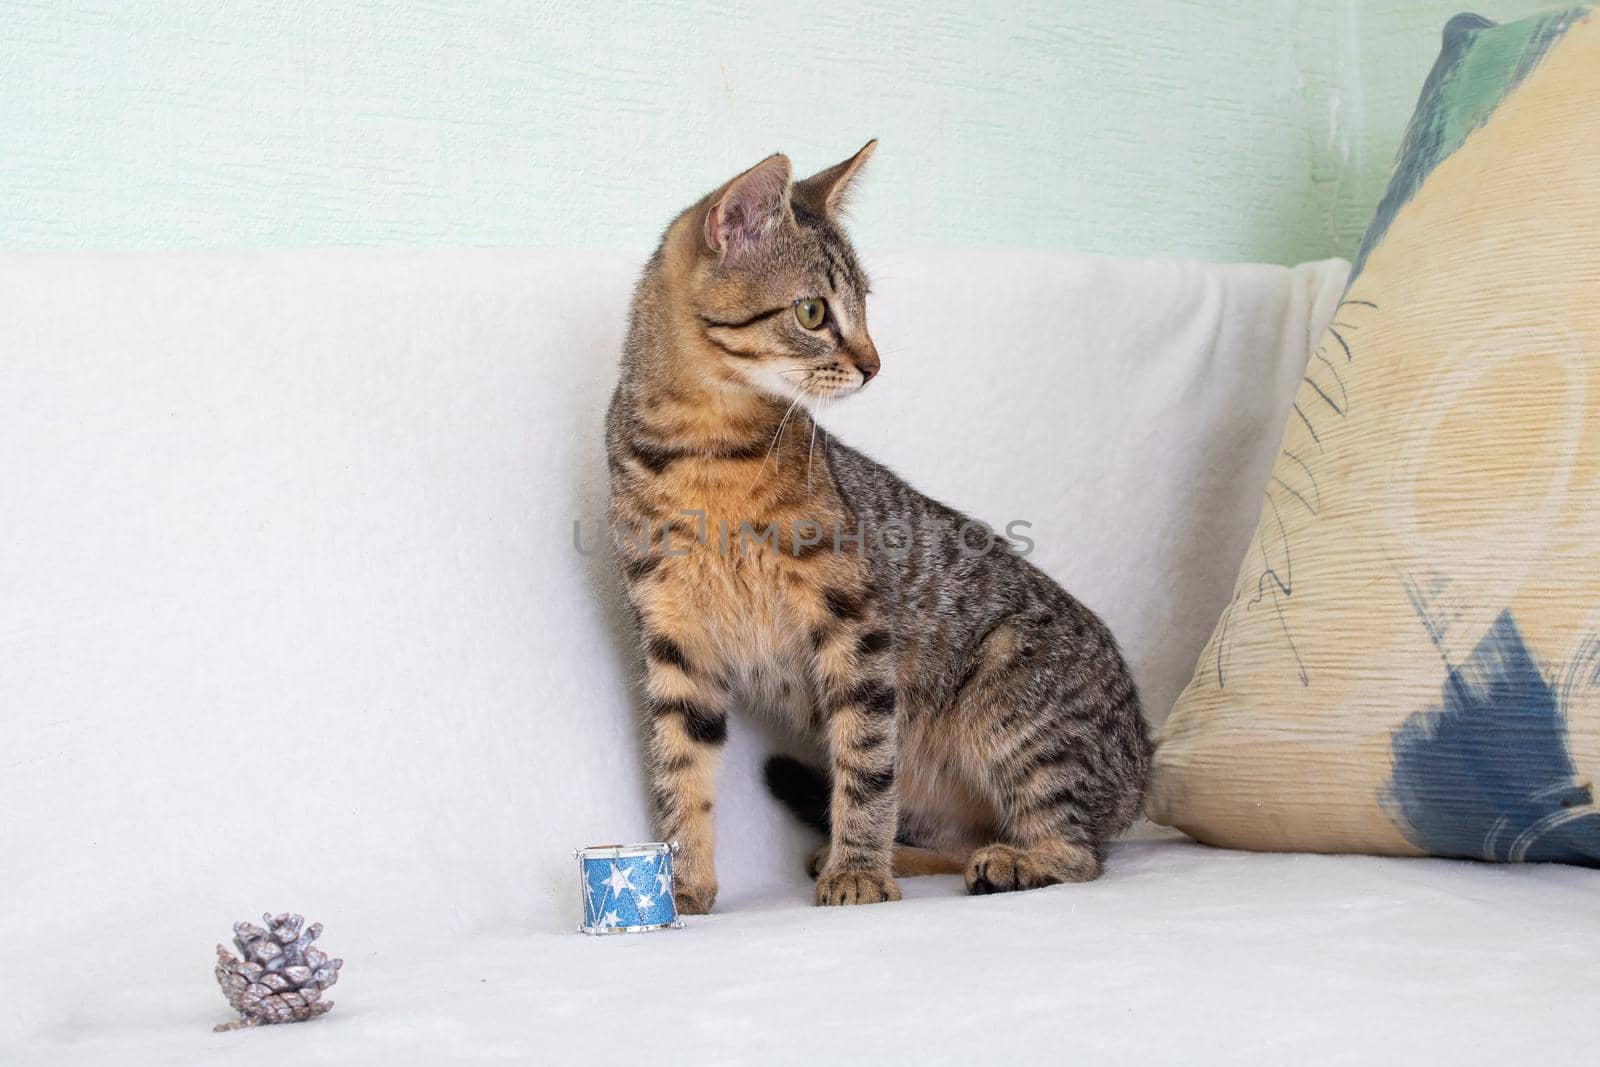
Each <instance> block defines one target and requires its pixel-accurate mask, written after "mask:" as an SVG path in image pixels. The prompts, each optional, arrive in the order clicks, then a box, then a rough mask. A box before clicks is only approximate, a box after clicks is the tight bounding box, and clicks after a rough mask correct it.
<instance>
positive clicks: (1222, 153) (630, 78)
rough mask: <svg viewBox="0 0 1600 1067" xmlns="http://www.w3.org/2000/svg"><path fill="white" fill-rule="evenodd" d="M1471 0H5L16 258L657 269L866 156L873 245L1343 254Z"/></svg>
mask: <svg viewBox="0 0 1600 1067" xmlns="http://www.w3.org/2000/svg"><path fill="white" fill-rule="evenodd" d="M1459 2H1460V0H1451V2H1440V0H1344V2H1340V0H1241V2H1239V3H1235V4H1229V5H1222V4H1216V3H1212V2H1210V0H1160V2H1155V0H1152V2H1148V3H1140V4H1128V3H1126V2H1125V0H1079V2H1077V3H1074V4H1071V5H1065V4H1060V3H1054V2H1028V3H1017V4H1009V5H1005V6H1003V7H996V8H994V9H993V10H991V9H990V7H989V5H975V4H971V3H968V2H966V0H882V2H879V3H875V4H871V5H864V6H862V7H859V8H856V9H854V10H851V11H838V12H830V13H829V14H826V15H824V14H820V13H818V10H817V9H816V8H814V7H811V6H808V5H792V4H791V5H783V4H778V3H772V2H762V3H754V4H736V3H717V2H698V0H656V2H654V3H648V4H642V3H641V4H621V5H607V6H605V7H602V6H601V5H566V4H555V3H549V2H539V0H535V2H533V3H510V2H483V3H474V4H448V3H402V2H382V0H345V2H338V3H318V2H313V0H241V2H239V3H231V4H228V5H212V4H193V3H179V2H175V0H146V2H143V3H135V4H128V3H118V2H111V0H71V2H69V0H0V26H3V27H4V33H3V34H0V248H12V249H37V248H184V247H219V246H221V247H227V246H262V245H409V246H430V245H435V246H437V245H534V246H545V245H551V246H581V247H612V248H623V249H642V248H644V247H646V246H647V245H649V244H651V243H652V242H653V239H654V236H655V234H656V233H658V232H659V230H660V228H661V227H662V226H663V225H664V223H665V222H666V221H667V220H668V218H669V217H670V216H671V215H672V214H673V213H674V212H675V211H676V210H678V209H679V208H681V207H682V206H684V205H685V204H687V203H688V202H690V201H692V200H693V199H694V198H696V197H697V196H698V195H700V194H701V193H702V192H704V191H705V190H706V189H707V188H709V187H710V186H712V185H714V184H716V183H717V182H719V181H721V180H722V179H723V178H725V177H727V176H728V175H731V174H732V173H734V172H736V171H737V170H738V169H740V168H742V167H744V166H746V165H748V164H750V163H752V162H754V161H755V160H757V159H759V158H760V157H761V156H763V155H765V154H766V153H768V152H771V151H775V150H784V151H788V152H789V153H790V154H791V155H792V156H793V158H794V159H795V163H796V166H797V167H799V168H802V169H803V168H813V167H820V166H823V165H825V164H827V163H831V162H833V161H834V160H835V159H836V158H840V157H842V156H843V155H845V154H846V153H848V152H850V151H852V150H853V149H854V148H856V147H857V146H858V145H859V144H860V143H861V142H862V141H864V140H865V139H866V138H867V137H869V136H878V137H881V138H882V139H883V149H882V151H881V152H880V153H879V154H878V157H877V159H876V160H874V163H873V166H874V169H875V171H876V173H875V175H874V177H873V180H872V182H871V184H870V186H869V187H868V188H867V189H866V190H865V195H864V196H862V197H861V198H860V206H859V210H858V212H857V220H858V223H857V232H858V234H859V236H860V238H861V240H862V242H863V243H864V244H869V245H878V246H888V245H894V246H901V247H905V246H913V247H915V246H927V245H1025V246H1047V247H1065V248H1073V249H1078V250H1082V251H1091V252H1120V253H1130V254H1133V253H1154V252H1167V253H1175V254H1184V255H1197V256H1207V257H1213V258H1224V259H1265V260H1278V261H1290V260H1296V259H1305V258H1313V257H1318V256H1323V255H1328V254H1334V253H1343V254H1348V252H1349V251H1350V249H1351V248H1352V247H1353V244H1354V241H1355V238H1356V236H1357V235H1358V233H1359V230H1360V228H1361V225H1362V221H1363V219H1364V216H1365V213H1366V212H1367V211H1368V210H1370V207H1371V204H1372V202H1373V201H1375V199H1376V197H1377V194H1378V192H1379V191H1380V190H1381V186H1382V181H1383V177H1384V174H1385V173H1386V171H1387V168H1388V161H1389V158H1390V156H1391V155H1392V152H1393V146H1394V144H1395V141H1396V139H1397V136H1398V131H1399V127H1400V125H1401V123H1403V121H1404V119H1405V116H1406V114H1407V113H1408V111H1409V108H1410V104H1411V102H1412V100H1413V99H1414V96H1415V93H1416V89H1417V87H1418V86H1419V84H1420V81H1421V78H1422V75H1423V73H1424V72H1425V70H1426V69H1427V65H1428V62H1429V61H1430V59H1431V57H1432V54H1433V51H1434V48H1435V43H1436V40H1437V32H1438V27H1439V24H1440V23H1441V22H1442V20H1443V18H1444V17H1445V15H1447V14H1448V13H1449V11H1450V10H1452V9H1453V8H1454V7H1455V6H1456V4H1457V3H1459ZM1489 6H1490V7H1493V8H1501V7H1516V8H1518V9H1519V10H1520V9H1522V8H1527V7H1531V6H1532V5H1531V4H1527V3H1525V2H1522V0H1507V2H1506V3H1496V4H1491V5H1489ZM1487 13H1489V14H1491V15H1493V16H1496V17H1505V16H1506V15H1507V14H1508V12H1506V11H1501V10H1490V11H1488V12H1487ZM1510 13H1514V12H1510Z"/></svg>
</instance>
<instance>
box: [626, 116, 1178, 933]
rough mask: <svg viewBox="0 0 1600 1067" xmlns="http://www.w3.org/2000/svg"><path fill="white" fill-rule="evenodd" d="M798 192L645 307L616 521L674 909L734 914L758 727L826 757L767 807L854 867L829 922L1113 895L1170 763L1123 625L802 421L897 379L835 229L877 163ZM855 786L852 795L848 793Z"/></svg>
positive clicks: (767, 187) (727, 210)
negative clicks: (990, 900)
mask: <svg viewBox="0 0 1600 1067" xmlns="http://www.w3.org/2000/svg"><path fill="white" fill-rule="evenodd" d="M875 146H876V142H869V143H868V144H867V145H866V146H865V147H863V148H862V149H861V151H859V152H857V153H856V154H855V155H854V156H853V157H852V158H850V159H848V160H846V161H844V162H843V163H840V164H838V165H836V166H833V167H830V168H828V169H827V170H824V171H822V172H821V173H819V174H816V175H814V176H812V177H810V178H807V179H805V180H804V181H800V182H793V181H791V175H790V170H789V160H788V159H787V158H785V157H784V156H781V155H774V156H770V157H769V158H767V159H765V160H763V161H762V162H761V163H759V164H757V165H756V166H754V167H752V168H751V169H749V170H747V171H745V172H744V173H743V174H740V175H739V176H738V177H736V178H734V179H733V180H732V181H730V182H728V183H727V184H726V185H724V186H723V187H722V188H720V189H718V190H716V191H715V192H713V193H712V194H710V195H709V196H707V197H706V198H705V199H703V200H701V201H700V202H699V203H697V204H695V205H694V206H693V207H691V208H689V209H688V210H687V211H685V212H684V213H683V214H681V215H679V216H678V218H677V219H676V220H675V221H674V222H673V223H672V225H671V226H670V227H669V228H668V230H667V232H666V234H665V236H664V237H663V239H662V242H661V246H660V248H659V249H657V251H656V253H655V255H654V256H653V257H652V258H651V260H650V262H649V264H648V265H647V266H646V267H645V271H644V275H643V277H642V278H641V279H640V282H639V285H638V289H637V291H636V293H635V296H634V302H633V316H632V325H631V329H630V331H629V334H628V340H627V345H626V348H625V351H624V354H623V359H622V376H621V381H620V383H619V384H618V386H617V390H616V393H615V395H614V396H613V398H612V402H611V409H610V413H609V416H608V418H607V425H606V448H607V453H608V459H609V465H610V470H611V521H612V529H613V531H615V532H616V534H617V536H616V541H617V548H618V555H619V559H620V563H621V567H622V572H623V575H624V578H625V582H626V586H627V594H628V598H629V601H630V602H631V604H632V607H633V609H634V612H635V616H636V619H637V621H638V625H639V635H640V640H641V642H642V644H643V647H644V654H645V662H646V668H647V678H646V689H647V705H646V708H647V713H648V720H649V730H650V744H649V770H650V777H651V782H652V798H653V803H654V807H655V812H656V817H657V819H658V822H659V829H660V832H661V834H662V836H663V837H664V838H666V839H669V840H674V841H676V842H678V845H679V852H678V854H677V858H676V860H675V880H676V883H677V884H676V893H677V903H678V907H679V909H680V910H681V911H683V912H685V913H689V914H697V913H702V912H705V911H707V910H709V909H710V907H711V905H712V902H713V900H714V899H715V897H716V893H717V880H716V875H715V872H714V870H713V866H712V848H713V828H712V822H713V818H712V806H713V799H714V798H713V793H714V779H715V776H716V770H717V763H718V759H719V756H720V753H721V748H722V745H723V742H724V740H725V738H726V737H727V716H728V712H729V711H730V709H731V708H732V707H733V706H735V705H741V706H754V707H762V708H766V709H773V710H776V711H778V712H780V713H781V714H783V715H785V716H786V717H787V718H788V719H789V721H790V722H792V723H793V724H794V725H795V726H796V727H798V728H800V729H801V730H803V731H807V732H809V733H811V734H812V735H813V736H815V737H816V738H817V739H819V740H820V741H821V742H822V743H823V744H824V746H825V747H826V749H827V751H828V752H829V754H830V763H831V768H830V773H829V775H828V776H827V779H821V778H818V779H817V780H808V777H807V774H806V772H804V771H803V769H802V768H801V767H800V766H799V765H798V764H796V763H794V762H793V761H775V762H774V763H773V764H771V765H770V766H769V781H771V782H772V784H773V785H774V787H775V788H776V789H777V790H778V791H779V792H780V793H786V794H788V799H789V800H791V801H793V802H796V803H797V804H799V805H800V806H802V807H803V806H804V804H803V801H804V796H805V794H806V793H807V791H808V790H809V791H810V792H811V793H812V794H813V795H815V796H816V797H817V798H818V799H819V800H821V801H824V802H825V803H820V804H819V805H818V807H825V808H826V813H825V815H824V814H823V813H822V812H814V813H812V818H813V820H814V821H818V822H825V824H826V825H827V827H828V830H829V833H830V839H831V843H830V846H829V847H827V848H825V849H824V850H822V851H821V852H819V854H818V856H817V857H816V859H815V860H814V861H813V862H814V872H815V873H816V874H817V883H816V900H817V903H819V904H864V903H870V902H873V901H881V900H898V899H899V897H900V890H899V888H898V887H897V886H896V885H895V881H894V874H895V873H899V874H902V875H904V874H911V873H920V872H925V871H936V870H949V871H963V870H964V872H965V874H966V884H967V889H968V891H969V892H972V893H990V892H998V891H1004V890H1011V889H1028V888H1032V887H1034V886H1042V885H1050V884H1052V883H1056V882H1075V881H1087V880H1089V879H1092V878H1094V877H1096V876H1097V875H1099V873H1100V869H1101V859H1102V855H1103V852H1104V849H1105V845H1106V842H1107V840H1108V839H1109V838H1111V837H1112V836H1113V835H1115V834H1116V833H1117V832H1118V831H1120V830H1121V829H1123V828H1125V827H1126V826H1127V825H1128V824H1129V822H1130V821H1131V820H1132V819H1133V817H1134V815H1135V813H1136V812H1137V811H1138V808H1139V802H1140V797H1141V793H1142V790H1143V784H1144V779H1145V772H1146V767H1147V765H1148V762H1149V755H1150V742H1149V739H1148V734H1147V731H1146V727H1145V724H1144V721H1143V719H1142V717H1141V716H1140V712H1139V700H1138V696H1137V694H1136V692H1135V690H1134V685H1133V681H1132V679H1131V678H1130V677H1129V674H1128V669H1127V667H1126V665H1125V664H1124V663H1123V660H1122V657H1121V655H1120V654H1119V653H1118V651H1117V646H1116V643H1115V641H1113V639H1112V637H1111V634H1110V632H1109V631H1108V630H1107V629H1106V627H1105V625H1104V624H1103V623H1102V622H1101V621H1100V620H1099V619H1098V618H1097V617H1096V616H1095V615H1094V614H1093V613H1092V612H1090V611H1089V610H1088V609H1087V608H1085V607H1084V606H1083V605H1082V604H1080V603H1078V602H1077V601H1076V600H1074V599H1073V598H1072V597H1071V596H1069V595H1068V594H1067V593H1066V592H1065V591H1063V590H1062V589H1061V588H1060V587H1059V586H1058V585H1056V583H1055V582H1053V581H1051V580H1050V578H1048V577H1047V576H1046V575H1044V574H1043V573H1042V572H1040V571H1039V570H1037V569H1036V568H1034V567H1033V566H1032V565H1030V564H1029V563H1027V562H1026V561H1024V560H1023V559H1022V558H1021V557H1020V556H1018V555H1016V554H1014V553H1013V552H1012V551H1011V550H1010V547H1009V546H1008V545H1006V544H1005V543H1004V542H998V541H997V542H995V545H994V547H992V548H991V549H990V550H989V551H987V552H979V551H976V549H978V548H981V547H982V546H981V544H980V543H979V542H981V541H982V538H981V536H979V537H974V536H972V534H971V532H970V531H969V532H967V533H966V536H965V538H964V539H959V536H958V535H959V534H960V532H961V531H962V529H963V526H964V525H965V524H967V519H966V518H965V516H963V515H961V514H960V513H959V512H956V511H954V510H952V509H950V508H947V507H945V506H944V505H942V504H940V503H938V502H936V501H934V500H930V499H928V498H927V497H925V496H923V495H922V494H921V493H918V492H917V491H916V490H915V489H912V488H911V487H910V486H909V485H907V484H906V483H905V482H903V481H901V480H900V479H899V478H897V477H896V476H895V475H894V474H893V473H891V472H890V471H888V470H886V469H885V468H883V467H881V466H879V465H878V464H877V463H874V462H873V461H872V460H870V459H868V458H867V457H866V456H863V455H862V454H861V453H859V452H856V451H854V450H852V449H850V448H847V447H845V446H844V445H841V444H839V443H838V442H836V441H834V440H833V439H832V438H831V437H829V436H828V435H826V434H818V433H817V432H816V428H815V426H814V424H813V423H812V421H811V418H810V416H809V414H808V413H807V411H806V410H805V407H804V403H805V402H806V401H812V400H817V399H822V398H830V397H843V396H847V395H849V394H851V393H855V392H857V391H859V390H860V389H861V388H862V387H863V386H864V385H866V384H867V382H869V381H870V380H871V379H872V378H873V377H874V376H875V375H876V374H877V373H878V367H879V361H878V353H877V350H876V349H875V348H874V347H873V343H872V339H871V338H870V337H869V336H868V335H867V321H866V310H865V303H866V296H867V291H868V288H867V278H866V275H865V274H864V273H863V272H862V270H861V268H860V266H859V265H858V264H857V262H856V257H855V253H854V252H853V251H852V249H851V247H850V245H849V243H848V242H847V241H846V240H845V238H844V235H843V234H842V233H841V232H840V230H839V226H838V214H839V207H840V200H841V197H842V196H843V195H844V192H845V190H846V189H847V188H848V187H849V185H850V183H851V181H852V180H853V179H854V178H855V177H856V175H857V174H858V173H859V172H860V170H861V167H862V164H864V163H865V162H866V160H867V158H868V157H869V156H870V155H871V154H872V151H873V149H874V147H875ZM829 779H831V780H829Z"/></svg>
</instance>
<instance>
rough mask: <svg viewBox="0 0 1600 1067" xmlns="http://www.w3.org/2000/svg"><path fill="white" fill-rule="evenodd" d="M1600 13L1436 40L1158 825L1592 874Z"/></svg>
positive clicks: (1164, 791)
mask: <svg viewBox="0 0 1600 1067" xmlns="http://www.w3.org/2000/svg"><path fill="white" fill-rule="evenodd" d="M1597 769H1600V13H1591V12H1590V11H1588V10H1585V9H1573V10H1567V11H1563V12H1559V13H1555V14H1551V15H1546V16H1542V17H1538V18H1533V19H1529V20H1526V21H1523V22H1517V23H1512V24H1508V25H1503V26H1497V25H1495V24H1493V23H1490V22H1488V21H1486V20H1484V19H1480V18H1477V17H1476V16H1471V15H1462V16H1458V17H1457V18H1455V19H1453V20H1452V21H1451V22H1450V24H1449V25H1448V26H1447V27H1446V29H1445V35H1444V50H1443V53H1442V54H1441V55H1440V57H1439V60H1438V62H1437V63H1436V64H1435V66H1434V69H1433V72H1432V73H1431V74H1430V75H1429V77H1428V81H1427V84H1426V86H1425V87H1424V89H1423V92H1422V98H1421V101H1420V102H1419V104H1418V107H1417V111H1416V114H1415V116H1414V117H1413V118H1412V120H1411V125H1410V128H1409V130H1408V131H1407V133H1406V138H1405V142H1404V144H1403V146H1402V149H1401V155H1400V159H1399V162H1398V164H1397V166H1396V170H1395V173H1394V176H1393V178H1392V180H1391V182H1390V185H1389V189H1388V193H1387V195H1386V196H1385V197H1384V199H1383V202H1382V204H1381V205H1380V206H1379V208H1378V211H1377V216H1376V218H1375V219H1374V220H1373V222H1372V225H1371V227H1370V228H1369V229H1368V231H1367V234H1366V237H1365V239H1364V240H1363V242H1362V247H1361V249H1360V251H1359V253H1358V255H1357V258H1356V262H1355V264H1354V273H1353V275H1352V281H1351V282H1350V285H1349V288H1348V289H1347V291H1346V294H1345V298H1344V300H1343V302H1342V304H1341V305H1340V309H1339V311H1338V313H1337V314H1336V316H1335V319H1334V322H1333V325H1332V326H1331V327H1330V328H1329V330H1328V332H1327V334H1326V335H1325V336H1324V338H1323V341H1322V344H1321V346H1320V347H1319V348H1318V349H1317V350H1316V353H1315V355H1314V356H1313V357H1312V358H1311V360H1310V362H1309V364H1308V366H1307V368H1306V375H1305V381H1304V382H1303V383H1302V384H1301V388H1300V390H1299V394H1298V395H1297V397H1296V398H1295V403H1294V407H1293V409H1292V411H1291V412H1290V415H1289V421H1288V426H1287V428H1286V429H1285V431H1284V436H1283V449H1282V452H1281V454H1280V455H1279V457H1278V460H1277V463H1276V465H1275V467H1274V469H1273V472H1272V479H1271V482H1270V484H1269V487H1268V489H1267V491H1266V499H1265V502H1264V504H1263V506H1262V511H1261V519H1260V523H1259V525H1258V526H1257V528H1256V533H1255V537H1254V539H1253V541H1252V542H1251V545H1250V550H1249V554H1248V556H1247V557H1246V559H1245V561H1244V563H1243V565H1242V567H1241V569H1240V573H1239V579H1238V582H1237V584H1236V586H1235V588H1234V592H1233V598H1232V600H1231V602H1230V603H1229V604H1228V606H1227V609H1226V610H1225V611H1224V612H1223V614H1222V618H1221V619H1220V620H1219V621H1218V623H1217V626H1216V629H1215V631H1214V632H1213V633H1212V636H1211V640H1210V642H1209V643H1208V644H1207V645H1206V648H1205V651H1204V653H1203V655H1202V656H1201V659H1200V662H1199V664H1198V665H1197V667H1196V669H1195V675H1194V679H1193V680H1192V681H1191V682H1190V684H1189V686H1188V688H1187V689H1186V690H1185V692H1184V694H1183V696H1182V698H1181V699H1180V700H1179V702H1178V705H1177V708H1176V709H1175V710H1174V712H1173V714H1172V717H1171V718H1170V719H1169V720H1168V721H1167V723H1166V725H1165V726H1164V727H1163V729H1162V730H1161V732H1160V735H1159V747H1158V750H1157V754H1156V761H1155V770H1154V775H1153V779H1152V783H1151V791H1150V796H1149V801H1148V811H1149V813H1150V815H1151V817H1152V818H1154V819H1155V820H1156V821H1157V822H1161V823H1166V824H1168V825H1171V826H1175V827H1178V828H1179V829H1181V830H1184V831H1185V832H1187V833H1189V834H1190V835H1192V836H1194V837H1196V838H1198V839H1200V840H1202V841H1207V842H1211V843H1214V844H1219V845H1227V846H1234V847H1240V848H1256V849H1295V850H1311V851H1325V852H1336V851H1337V852H1346V851H1348V852H1378V853H1394V854H1420V853H1430V854H1434V855H1442V856H1466V857H1476V858H1480V859H1490V860H1557V861H1566V862H1573V863H1586V864H1600V811H1597V809H1596V808H1595V805H1594V796H1593V791H1592V788H1591V783H1592V782H1593V780H1594V775H1595V773H1596V771H1597Z"/></svg>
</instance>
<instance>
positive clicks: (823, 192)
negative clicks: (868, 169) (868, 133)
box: [794, 137, 878, 216]
mask: <svg viewBox="0 0 1600 1067" xmlns="http://www.w3.org/2000/svg"><path fill="white" fill-rule="evenodd" d="M877 148H878V139H877V138H876V137H874V138H873V139H872V140H870V141H868V142H867V143H866V144H864V145H862V146H861V151H859V152H857V153H856V154H855V155H853V156H851V157H850V158H849V159H847V160H845V161H844V162H843V163H835V164H834V165H833V166H831V167H829V168H828V169H827V170H821V171H818V172H817V173H815V174H813V175H812V176H811V177H809V178H807V179H806V180H805V181H803V182H796V183H795V186H794V198H795V200H796V202H798V203H799V204H801V205H802V206H804V207H806V208H809V209H810V210H812V211H814V212H816V213H817V214H819V215H825V216H832V215H836V214H838V212H839V208H840V206H841V205H842V204H843V203H844V198H845V194H846V193H847V192H848V191H849V189H850V183H851V182H853V181H855V178H856V175H857V174H860V173H861V168H862V167H863V166H865V165H866V162H867V160H869V159H871V158H872V153H873V152H875V151H877Z"/></svg>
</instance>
